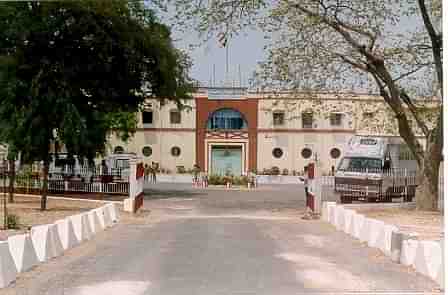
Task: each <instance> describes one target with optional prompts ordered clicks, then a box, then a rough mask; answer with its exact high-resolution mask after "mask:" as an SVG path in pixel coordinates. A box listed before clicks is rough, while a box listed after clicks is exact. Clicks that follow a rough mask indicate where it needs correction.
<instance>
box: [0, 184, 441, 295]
mask: <svg viewBox="0 0 448 295" xmlns="http://www.w3.org/2000/svg"><path fill="white" fill-rule="evenodd" d="M301 191H302V190H301V189H297V188H296V187H295V186H292V187H279V186H274V187H262V188H260V189H259V190H257V191H251V192H247V191H226V190H222V189H211V190H200V189H191V188H190V187H189V186H187V185H168V184H160V185H157V186H154V187H151V188H148V189H147V190H146V195H147V196H146V200H145V207H146V208H147V209H150V210H151V213H150V214H149V215H148V216H147V217H138V218H131V217H124V218H123V221H122V222H121V223H120V224H119V225H118V226H116V227H114V228H112V229H110V230H107V231H106V232H103V233H101V234H99V235H98V236H97V237H96V238H95V240H94V241H90V242H87V243H85V244H83V245H81V246H80V247H78V248H76V249H74V250H72V251H70V252H68V253H67V254H66V255H64V256H63V257H60V258H57V259H55V260H53V261H51V262H50V263H47V264H44V265H42V266H39V267H38V268H36V269H35V270H34V271H32V272H29V273H27V274H25V275H24V276H22V277H21V279H19V280H18V282H17V284H16V286H13V287H11V288H9V289H7V290H6V291H0V294H33V295H34V294H38V295H39V294H51V295H56V294H65V295H102V294H108V295H109V294H117V295H118V294H119V295H141V294H147V295H149V294H151V295H153V294H154V295H155V294H158V295H159V294H160V295H162V294H163V295H176V294H182V295H187V294H195V295H201V294H204V295H213V294H216V295H221V294H222V295H224V294H225V295H227V294H254V295H255V294H257V295H258V294H266V295H268V294H275V295H277V294H279V295H290V294H304V293H305V294H307V293H308V294H316V293H321V292H347V291H357V292H358V291H371V292H372V291H374V292H376V293H380V292H400V291H401V292H403V291H414V292H415V291H431V290H434V289H435V288H436V285H435V283H433V282H432V281H430V280H429V279H427V278H425V277H423V276H421V275H418V274H416V273H415V272H414V271H412V270H411V269H410V268H406V267H403V266H402V265H399V264H395V263H392V262H390V261H389V260H388V259H386V258H385V257H384V256H382V255H381V253H380V252H379V251H376V250H372V249H369V248H367V247H365V246H364V245H362V244H360V243H359V242H357V241H355V240H353V239H351V238H350V237H349V236H347V235H345V234H343V233H340V232H337V231H335V230H334V228H333V227H332V226H331V225H329V224H326V223H324V222H321V221H316V220H313V221H305V220H301V219H300V218H299V217H300V216H301V214H302V212H303V206H304V198H303V193H302V192H301Z"/></svg>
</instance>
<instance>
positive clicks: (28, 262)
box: [8, 234, 39, 272]
mask: <svg viewBox="0 0 448 295" xmlns="http://www.w3.org/2000/svg"><path fill="white" fill-rule="evenodd" d="M8 245H9V252H10V253H11V256H12V258H13V260H14V264H15V265H16V269H17V271H18V272H24V271H27V270H29V269H30V268H32V267H33V266H35V265H37V264H38V263H39V260H38V259H37V255H36V249H34V245H33V242H32V241H31V237H30V235H29V234H24V235H16V236H11V237H9V238H8Z"/></svg>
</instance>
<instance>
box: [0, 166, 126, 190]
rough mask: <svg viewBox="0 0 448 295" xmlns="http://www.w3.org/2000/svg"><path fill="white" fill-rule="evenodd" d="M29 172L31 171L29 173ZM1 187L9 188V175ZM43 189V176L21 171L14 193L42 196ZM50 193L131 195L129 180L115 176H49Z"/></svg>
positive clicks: (3, 178) (116, 174)
mask: <svg viewBox="0 0 448 295" xmlns="http://www.w3.org/2000/svg"><path fill="white" fill-rule="evenodd" d="M28 172H29V171H28ZM0 187H2V188H4V187H9V176H8V173H7V172H6V173H2V174H1V178H0ZM42 188H43V180H42V178H41V176H39V175H36V174H33V173H26V174H22V173H21V172H20V171H19V172H18V173H17V175H16V176H15V178H14V191H15V192H16V193H25V194H40V193H41V190H42ZM48 192H49V193H52V194H66V193H67V194H74V193H81V194H84V193H105V194H120V195H128V194H129V180H128V179H126V178H125V177H123V176H122V175H120V174H118V173H115V174H103V175H98V174H91V175H84V177H82V176H81V175H80V174H78V175H76V176H68V175H65V174H58V173H52V174H49V179H48Z"/></svg>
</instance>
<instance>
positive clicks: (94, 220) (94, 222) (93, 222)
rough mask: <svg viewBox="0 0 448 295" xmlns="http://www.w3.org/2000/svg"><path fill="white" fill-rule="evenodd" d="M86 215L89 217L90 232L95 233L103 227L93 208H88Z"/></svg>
mask: <svg viewBox="0 0 448 295" xmlns="http://www.w3.org/2000/svg"><path fill="white" fill-rule="evenodd" d="M87 216H88V217H89V223H90V229H91V230H92V234H96V233H98V232H100V231H102V230H103V229H104V227H103V226H102V225H101V223H100V219H99V217H98V214H97V213H96V211H95V210H90V211H89V212H88V213H87Z"/></svg>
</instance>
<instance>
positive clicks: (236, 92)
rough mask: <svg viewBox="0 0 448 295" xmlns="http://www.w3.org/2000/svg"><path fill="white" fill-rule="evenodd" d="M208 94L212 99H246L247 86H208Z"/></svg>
mask: <svg viewBox="0 0 448 295" xmlns="http://www.w3.org/2000/svg"><path fill="white" fill-rule="evenodd" d="M207 94H208V99H211V100H225V99H246V94H247V88H233V87H229V88H208V89H207Z"/></svg>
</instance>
